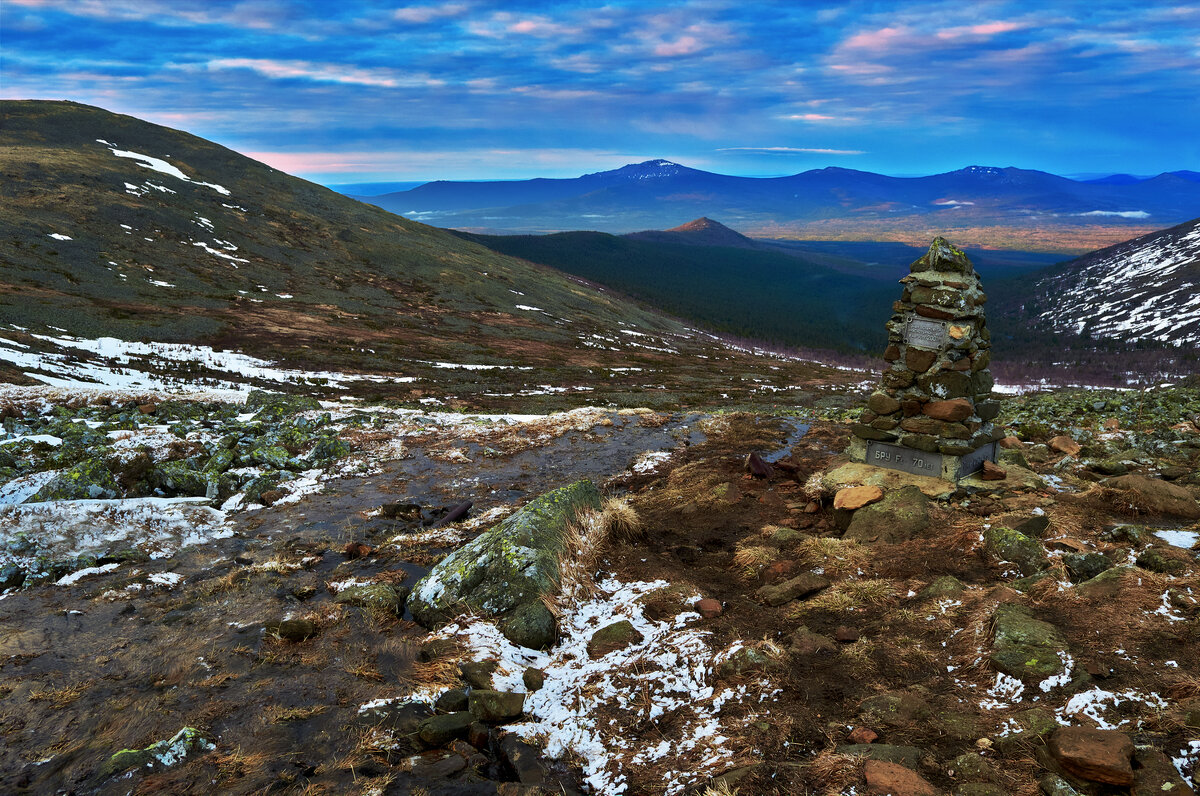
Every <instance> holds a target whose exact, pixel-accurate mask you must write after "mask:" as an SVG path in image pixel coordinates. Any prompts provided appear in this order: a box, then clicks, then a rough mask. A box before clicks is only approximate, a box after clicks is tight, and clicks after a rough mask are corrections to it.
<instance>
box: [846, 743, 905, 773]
mask: <svg viewBox="0 0 1200 796" xmlns="http://www.w3.org/2000/svg"><path fill="white" fill-rule="evenodd" d="M836 751H837V753H838V754H839V755H861V756H862V757H866V758H868V759H870V760H880V761H883V762H885V763H896V764H897V765H901V766H905V767H906V768H916V767H917V766H918V765H920V763H921V750H920V749H918V748H917V747H915V746H896V745H894V744H887V743H853V744H842V745H841V746H839V747H837V750H836Z"/></svg>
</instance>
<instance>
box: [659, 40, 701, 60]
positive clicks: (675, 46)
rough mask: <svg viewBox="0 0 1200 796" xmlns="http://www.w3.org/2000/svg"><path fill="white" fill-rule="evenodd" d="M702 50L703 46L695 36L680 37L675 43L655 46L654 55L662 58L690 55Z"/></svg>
mask: <svg viewBox="0 0 1200 796" xmlns="http://www.w3.org/2000/svg"><path fill="white" fill-rule="evenodd" d="M702 49H704V45H703V44H702V43H701V42H700V40H699V39H697V38H696V37H695V36H680V37H679V38H678V39H676V40H675V41H670V42H663V43H662V44H659V45H657V46H656V47H655V48H654V54H655V55H660V56H664V57H671V56H676V55H691V54H692V53H696V52H699V51H700V50H702Z"/></svg>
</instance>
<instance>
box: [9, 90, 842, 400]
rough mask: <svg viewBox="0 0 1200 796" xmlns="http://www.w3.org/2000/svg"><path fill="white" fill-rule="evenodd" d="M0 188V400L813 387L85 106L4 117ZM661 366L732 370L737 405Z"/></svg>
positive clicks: (387, 217)
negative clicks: (281, 388) (8, 388)
mask: <svg viewBox="0 0 1200 796" xmlns="http://www.w3.org/2000/svg"><path fill="white" fill-rule="evenodd" d="M0 173H2V174H3V183H2V185H0V192H2V193H0V195H2V196H3V198H4V204H5V213H4V215H3V217H2V218H0V261H2V262H3V271H2V274H0V323H3V324H4V325H5V326H6V328H7V332H6V334H5V340H4V341H3V342H0V379H3V380H8V381H17V382H25V383H34V382H43V383H51V384H64V385H66V384H71V383H92V384H96V383H98V382H99V381H101V380H103V379H104V378H110V377H111V372H112V371H113V370H114V369H118V368H121V367H132V368H133V369H134V370H137V371H138V372H145V373H149V374H150V375H149V376H147V377H146V378H143V379H142V380H141V381H139V382H137V383H139V384H142V385H143V386H148V385H150V383H151V382H152V381H155V380H157V381H156V382H155V383H158V382H161V381H163V380H164V379H167V380H170V379H171V378H176V377H186V379H187V380H190V382H192V383H197V384H210V385H218V384H227V383H230V380H231V379H232V381H233V382H237V383H267V382H279V383H301V382H303V383H306V384H311V385H322V384H323V385H325V388H326V389H335V390H339V391H342V392H345V391H350V392H351V393H355V394H363V395H373V396H377V397H390V398H394V399H397V400H405V401H416V400H425V401H426V402H430V401H441V402H446V403H447V405H452V406H453V405H459V406H493V407H498V408H499V407H504V406H508V405H513V404H518V403H521V404H524V405H530V404H533V405H546V406H550V405H557V406H563V405H566V406H571V405H577V403H578V402H580V401H583V400H589V401H596V400H613V401H617V402H622V401H633V400H644V399H640V398H634V397H633V396H634V393H640V392H641V391H642V389H643V387H645V386H646V385H647V384H652V385H653V386H654V387H655V388H656V392H655V394H654V397H655V399H656V400H662V401H667V402H684V403H687V402H694V401H705V400H708V398H707V397H706V396H709V397H711V396H713V395H715V394H720V393H726V394H739V395H743V396H747V397H749V396H750V393H752V392H753V389H752V387H753V385H754V384H755V382H753V381H752V380H753V379H755V378H758V379H762V380H763V382H764V383H767V382H770V383H775V382H776V381H777V380H785V381H786V380H791V382H792V383H798V382H800V381H805V380H808V379H812V378H816V379H817V380H820V379H822V378H823V375H822V372H820V371H818V370H816V369H814V368H813V367H812V366H810V365H802V364H799V363H790V364H788V365H787V366H786V367H785V368H784V371H782V372H780V371H775V370H771V369H770V367H769V364H776V365H777V363H768V362H767V361H765V360H763V359H761V358H759V357H755V356H754V355H751V354H746V353H743V352H740V351H736V350H731V349H727V348H724V347H722V346H720V345H719V344H717V343H715V342H714V341H713V340H712V339H711V338H709V337H706V336H705V335H701V334H699V333H696V332H694V331H691V330H689V329H687V328H685V327H684V326H683V325H681V324H679V323H677V322H675V321H672V320H670V319H667V318H665V317H663V316H662V315H660V314H658V313H656V312H651V311H648V310H646V309H643V308H640V307H638V306H636V305H634V304H632V303H630V302H629V301H625V300H622V299H619V298H616V297H614V296H611V295H605V294H603V293H600V292H597V291H596V290H594V289H592V288H590V287H587V286H584V285H581V284H579V283H578V282H575V281H572V280H571V279H569V278H567V277H564V276H563V275H561V274H559V273H557V272H555V271H552V270H549V269H546V268H543V267H540V266H535V265H531V264H529V263H526V262H520V261H517V260H514V259H512V258H510V257H506V256H502V255H499V254H497V253H495V252H492V251H490V250H488V249H486V248H484V247H482V246H479V245H477V244H475V243H472V242H469V241H464V240H462V239H461V238H458V237H455V236H453V235H451V234H450V233H448V232H445V231H443V230H439V229H435V228H433V227H428V226H425V225H423V224H419V223H415V222H412V221H409V220H406V219H403V218H399V217H397V216H394V215H392V214H390V213H387V212H385V211H383V210H380V209H378V208H375V207H370V206H367V205H364V204H361V203H359V202H356V201H353V200H350V199H347V198H346V197H344V196H341V195H340V194H337V193H334V192H333V191H330V190H328V189H325V188H322V187H320V186H317V185H313V184H311V183H308V182H305V181H303V180H299V179H296V178H294V177H290V176H288V175H286V174H283V173H281V172H279V171H276V170H274V169H271V168H269V167H267V166H265V165H263V164H261V163H257V162H255V161H253V160H250V159H248V158H245V157H243V156H241V155H239V154H237V153H235V152H232V151H230V150H228V149H225V148H223V147H221V146H218V145H216V144H213V143H211V142H208V141H204V140H202V139H199V138H197V137H195V136H192V135H189V134H187V133H183V132H179V131H176V130H171V129H168V128H165V127H160V126H157V125H153V124H149V123H146V122H143V121H140V120H137V119H134V118H132V117H128V116H120V115H117V114H113V113H109V112H107V111H104V110H101V109H98V108H91V107H87V106H83V105H78V104H75V103H66V102H35V101H28V102H25V101H21V102H15V101H14V102H5V103H4V104H3V129H2V131H0ZM108 337H111V338H116V339H117V340H119V341H126V342H125V343H117V342H115V341H114V342H113V343H111V344H109V343H105V342H103V341H102V339H101V338H108ZM189 346H190V347H189ZM195 346H200V348H196V347H195ZM226 349H230V350H232V351H234V352H238V353H237V355H236V356H235V355H234V354H230V353H221V352H222V351H224V350H226ZM680 353H687V354H692V353H703V354H704V355H705V356H708V357H717V358H718V359H722V360H727V361H729V362H734V361H736V362H737V363H738V364H737V366H736V367H735V368H733V370H736V371H738V372H739V373H740V374H741V375H744V376H747V377H748V379H749V380H748V381H747V385H749V386H747V387H745V388H743V387H741V386H739V385H727V384H726V383H725V382H727V381H728V380H729V379H728V377H727V376H725V375H722V374H721V373H720V372H719V371H718V370H717V369H715V368H713V367H711V365H710V364H709V363H710V362H711V361H712V360H711V359H710V360H705V359H703V358H697V357H695V356H682V357H681V356H678V354H680ZM237 356H240V357H241V359H237ZM235 365H236V367H235ZM614 368H616V370H614ZM234 371H236V372H234ZM97 374H110V375H109V376H103V375H97ZM739 378H740V377H739ZM134 381H137V380H136V379H135V380H134ZM730 389H733V393H730V392H729V391H730Z"/></svg>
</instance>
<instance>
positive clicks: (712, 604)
mask: <svg viewBox="0 0 1200 796" xmlns="http://www.w3.org/2000/svg"><path fill="white" fill-rule="evenodd" d="M722 610H723V609H722V608H721V601H720V600H714V599H713V598H712V597H705V598H704V599H703V600H699V601H698V602H697V603H696V611H697V613H699V614H700V616H702V617H704V618H705V619H716V618H717V617H718V616H720V615H721V611H722Z"/></svg>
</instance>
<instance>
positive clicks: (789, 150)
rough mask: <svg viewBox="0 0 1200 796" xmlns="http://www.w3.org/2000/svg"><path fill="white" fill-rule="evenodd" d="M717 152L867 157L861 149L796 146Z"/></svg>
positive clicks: (746, 148) (748, 148) (731, 149)
mask: <svg viewBox="0 0 1200 796" xmlns="http://www.w3.org/2000/svg"><path fill="white" fill-rule="evenodd" d="M716 151H717V152H753V153H755V154H759V155H808V154H811V155H865V154H867V153H866V152H865V151H863V150H861V149H818V148H816V147H794V146H727V147H721V148H720V149H718V150H716Z"/></svg>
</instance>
